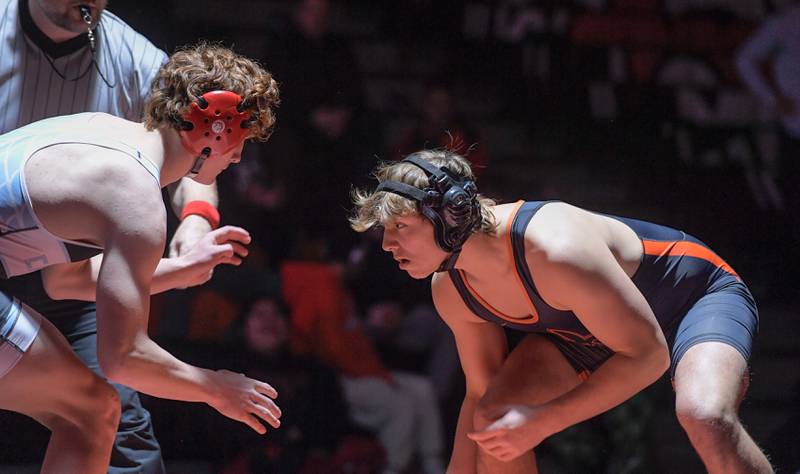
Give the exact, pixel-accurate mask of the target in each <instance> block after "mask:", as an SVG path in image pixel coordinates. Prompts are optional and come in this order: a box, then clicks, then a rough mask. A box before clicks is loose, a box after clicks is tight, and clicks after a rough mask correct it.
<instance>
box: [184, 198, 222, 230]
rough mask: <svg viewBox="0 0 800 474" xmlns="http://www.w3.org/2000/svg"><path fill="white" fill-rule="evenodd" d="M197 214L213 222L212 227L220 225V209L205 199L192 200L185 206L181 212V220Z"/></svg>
mask: <svg viewBox="0 0 800 474" xmlns="http://www.w3.org/2000/svg"><path fill="white" fill-rule="evenodd" d="M191 215H196V216H200V217H202V218H203V219H205V220H207V221H208V223H209V224H211V228H212V229H216V228H217V227H219V211H218V210H217V208H215V207H214V206H212V205H211V204H209V203H207V202H205V201H191V202H190V203H188V204H186V205H185V206H184V207H183V212H181V220H184V219H186V216H191Z"/></svg>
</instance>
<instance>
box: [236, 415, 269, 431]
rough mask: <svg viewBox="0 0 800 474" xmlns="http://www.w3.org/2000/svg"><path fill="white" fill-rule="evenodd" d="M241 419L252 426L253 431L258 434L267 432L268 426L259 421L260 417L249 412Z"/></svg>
mask: <svg viewBox="0 0 800 474" xmlns="http://www.w3.org/2000/svg"><path fill="white" fill-rule="evenodd" d="M239 421H241V422H242V423H244V424H246V425H247V426H249V427H250V428H252V429H253V431H255V432H256V433H258V434H265V433H266V432H267V428H266V427H265V426H264V425H262V424H261V423H260V422H259V421H258V418H256V417H255V416H253V415H251V414H249V413H248V414H245V415H244V416H243V417H241V418H240V419H239Z"/></svg>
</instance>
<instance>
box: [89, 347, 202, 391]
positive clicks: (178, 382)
mask: <svg viewBox="0 0 800 474" xmlns="http://www.w3.org/2000/svg"><path fill="white" fill-rule="evenodd" d="M102 360H103V359H102V354H101V362H102ZM120 361H121V362H120V363H119V364H117V365H116V366H115V367H114V368H113V370H112V371H110V373H109V374H106V375H107V376H108V377H109V378H110V379H111V380H113V381H114V382H117V383H121V384H123V385H126V386H129V387H131V388H133V389H134V390H136V391H139V392H142V393H146V394H148V395H152V396H154V397H159V398H167V399H170V400H181V401H187V402H206V403H209V404H210V403H212V401H213V400H214V396H215V383H214V378H215V376H214V372H213V371H211V370H208V369H202V368H199V367H195V366H192V365H189V364H187V363H185V362H182V361H181V360H179V359H177V358H176V357H174V356H173V355H172V354H170V353H169V352H167V351H165V350H164V349H162V348H161V347H159V346H158V345H157V344H156V343H155V342H153V341H152V340H151V339H150V338H148V337H147V336H146V335H144V334H141V335H140V336H138V337H137V339H136V342H135V343H134V345H133V347H132V348H131V350H130V351H129V352H128V353H127V354H126V355H125V356H124V357H121V358H120Z"/></svg>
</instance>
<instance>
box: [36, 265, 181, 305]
mask: <svg viewBox="0 0 800 474" xmlns="http://www.w3.org/2000/svg"><path fill="white" fill-rule="evenodd" d="M102 262H103V256H102V255H97V256H95V257H92V258H91V259H89V260H84V261H82V262H76V263H71V264H62V265H58V266H52V267H48V268H46V269H45V270H44V273H43V281H44V286H45V289H46V291H47V294H48V296H50V297H51V298H53V299H55V300H83V301H95V300H96V299H97V278H98V274H99V271H100V265H101V264H102ZM186 286H190V283H189V282H188V281H187V266H186V265H185V264H184V262H183V261H182V260H181V259H180V258H162V259H161V260H160V261H159V263H158V267H157V268H156V271H155V273H154V274H153V282H152V285H151V286H150V294H151V295H154V294H157V293H162V292H164V291H169V290H172V289H175V288H184V287H186Z"/></svg>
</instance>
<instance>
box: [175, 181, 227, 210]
mask: <svg viewBox="0 0 800 474" xmlns="http://www.w3.org/2000/svg"><path fill="white" fill-rule="evenodd" d="M167 189H168V190H169V194H170V203H171V204H172V210H173V211H174V212H175V215H176V216H180V215H181V211H183V208H184V207H185V206H186V204H188V203H190V202H192V201H205V202H207V203H209V204H211V205H212V206H214V207H217V206H218V205H219V196H218V194H217V185H216V183H214V184H200V183H198V182H196V181H194V180H192V179H189V178H183V179H181V180H180V181H178V182H176V183H173V184H171V185H169V186H168V187H167Z"/></svg>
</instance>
